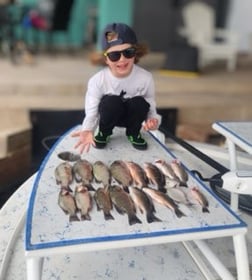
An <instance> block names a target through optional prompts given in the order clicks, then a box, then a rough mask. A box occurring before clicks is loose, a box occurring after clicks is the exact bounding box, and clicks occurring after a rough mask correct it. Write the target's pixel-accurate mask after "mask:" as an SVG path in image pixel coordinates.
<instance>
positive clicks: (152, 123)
mask: <svg viewBox="0 0 252 280" xmlns="http://www.w3.org/2000/svg"><path fill="white" fill-rule="evenodd" d="M143 128H144V129H145V130H156V129H158V119H156V118H152V119H148V120H146V121H145V123H144V124H143Z"/></svg>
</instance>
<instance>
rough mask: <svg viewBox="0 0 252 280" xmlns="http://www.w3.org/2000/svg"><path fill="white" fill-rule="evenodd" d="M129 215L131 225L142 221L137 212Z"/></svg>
mask: <svg viewBox="0 0 252 280" xmlns="http://www.w3.org/2000/svg"><path fill="white" fill-rule="evenodd" d="M128 217H129V225H134V224H141V223H142V221H140V220H139V219H138V217H137V216H136V215H135V214H132V215H128Z"/></svg>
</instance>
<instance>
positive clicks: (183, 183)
mask: <svg viewBox="0 0 252 280" xmlns="http://www.w3.org/2000/svg"><path fill="white" fill-rule="evenodd" d="M179 186H180V187H186V188H188V185H187V183H186V182H182V181H179Z"/></svg>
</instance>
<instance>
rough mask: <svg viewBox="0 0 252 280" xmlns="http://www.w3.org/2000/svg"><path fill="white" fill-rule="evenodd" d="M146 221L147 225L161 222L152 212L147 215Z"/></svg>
mask: <svg viewBox="0 0 252 280" xmlns="http://www.w3.org/2000/svg"><path fill="white" fill-rule="evenodd" d="M146 219H147V222H148V223H149V224H150V223H153V222H161V220H160V219H159V218H158V217H156V216H155V215H154V214H153V212H150V213H147V216H146Z"/></svg>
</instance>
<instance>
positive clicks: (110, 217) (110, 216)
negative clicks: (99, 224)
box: [104, 213, 115, 221]
mask: <svg viewBox="0 0 252 280" xmlns="http://www.w3.org/2000/svg"><path fill="white" fill-rule="evenodd" d="M104 218H105V220H106V221H107V220H114V219H115V218H114V217H113V216H112V215H111V214H110V213H104Z"/></svg>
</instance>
